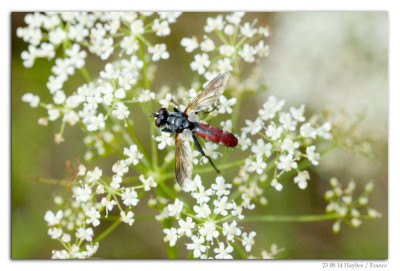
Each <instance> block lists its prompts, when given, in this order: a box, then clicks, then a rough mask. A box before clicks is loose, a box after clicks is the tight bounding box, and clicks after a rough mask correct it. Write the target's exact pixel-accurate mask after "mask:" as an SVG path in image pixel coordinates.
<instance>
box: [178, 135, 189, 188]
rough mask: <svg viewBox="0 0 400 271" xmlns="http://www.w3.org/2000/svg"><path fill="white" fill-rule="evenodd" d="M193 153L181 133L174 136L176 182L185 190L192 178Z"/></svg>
mask: <svg viewBox="0 0 400 271" xmlns="http://www.w3.org/2000/svg"><path fill="white" fill-rule="evenodd" d="M192 173H193V155H192V148H191V146H190V142H189V141H188V140H185V138H184V135H183V134H182V133H179V134H176V136H175V176H176V180H177V181H178V184H179V185H180V186H181V187H182V188H183V189H184V190H185V188H186V187H187V184H188V183H189V182H190V181H191V179H192Z"/></svg>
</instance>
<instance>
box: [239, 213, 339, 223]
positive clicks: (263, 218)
mask: <svg viewBox="0 0 400 271" xmlns="http://www.w3.org/2000/svg"><path fill="white" fill-rule="evenodd" d="M338 218H340V217H339V216H338V214H319V215H303V216H292V215H255V216H245V217H244V219H243V221H255V222H316V221H325V220H335V219H338Z"/></svg>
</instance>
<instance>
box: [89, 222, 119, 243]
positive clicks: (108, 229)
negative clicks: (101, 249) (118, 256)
mask: <svg viewBox="0 0 400 271" xmlns="http://www.w3.org/2000/svg"><path fill="white" fill-rule="evenodd" d="M120 223H121V221H120V220H119V219H118V220H116V221H114V223H112V224H111V225H110V227H108V228H107V229H106V230H105V231H103V232H102V233H101V234H100V235H99V236H98V237H97V238H96V239H94V241H93V243H94V244H95V243H97V242H100V241H101V240H103V239H104V238H105V237H107V235H109V234H110V233H111V232H112V231H113V230H115V228H116V227H118V225H119V224H120Z"/></svg>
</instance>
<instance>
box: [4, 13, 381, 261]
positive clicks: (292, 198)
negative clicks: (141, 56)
mask: <svg viewBox="0 0 400 271" xmlns="http://www.w3.org/2000/svg"><path fill="white" fill-rule="evenodd" d="M24 15H25V13H12V15H11V20H12V29H11V33H12V52H11V62H12V63H11V66H12V225H11V226H12V227H11V229H12V243H11V249H12V258H13V259H20V258H50V257H51V250H52V249H56V248H57V249H59V248H60V246H59V244H58V243H57V242H56V241H54V240H51V239H50V237H49V236H48V235H47V226H46V223H45V221H44V219H43V217H44V214H45V212H46V211H47V210H48V209H53V210H54V208H55V206H54V203H53V198H54V196H55V195H57V194H68V191H65V188H64V187H59V186H53V185H48V184H43V183H40V182H37V181H35V177H49V178H55V179H57V178H58V179H62V178H65V177H67V176H68V172H67V171H66V170H65V167H64V166H65V162H66V161H68V160H69V161H75V160H76V158H77V157H79V158H80V160H81V161H82V160H83V158H82V157H83V154H84V148H83V143H82V138H83V133H82V132H81V131H80V130H79V129H78V128H75V127H72V128H71V127H69V126H68V127H67V129H66V132H65V138H66V141H65V142H64V143H63V144H60V145H55V144H54V141H53V135H54V133H56V132H58V130H59V123H56V124H53V123H50V125H49V126H47V127H41V126H39V125H38V124H37V122H38V119H39V118H40V117H42V116H45V115H46V112H45V111H44V110H43V109H32V108H30V107H29V105H27V104H24V103H22V102H21V97H22V95H23V94H24V93H26V92H32V93H34V94H36V95H39V96H40V97H41V99H42V100H46V101H49V100H50V96H49V93H48V91H47V90H46V87H45V86H46V82H47V79H48V77H49V75H50V66H51V64H49V63H48V62H47V60H37V61H36V62H35V65H34V66H33V68H30V69H26V68H24V67H23V66H22V61H21V58H20V54H21V52H22V51H23V50H26V49H27V45H26V44H25V43H24V42H23V41H22V40H21V39H18V38H17V37H16V34H15V33H16V28H17V27H19V26H24V25H25V24H24V21H23V17H24ZM208 16H216V14H215V13H183V15H182V16H181V17H180V18H179V19H178V22H177V23H176V24H172V25H171V31H172V34H171V35H170V36H169V37H166V38H165V39H164V41H165V42H166V44H167V48H168V51H169V52H170V56H171V57H170V59H169V60H168V61H162V62H159V64H158V72H157V77H156V81H155V83H154V86H153V89H152V90H153V91H157V90H158V89H159V87H160V86H161V85H163V84H166V85H169V86H171V87H172V88H175V87H177V86H179V85H184V86H187V85H188V84H189V83H190V82H191V77H192V76H193V72H192V71H191V70H190V66H189V64H190V62H191V60H192V57H193V56H192V55H189V54H187V53H186V52H185V51H184V49H183V48H182V47H181V46H180V45H179V43H180V41H181V39H182V38H183V37H191V36H193V35H196V36H197V37H202V35H203V34H204V32H203V29H202V28H203V26H204V24H205V22H206V18H207V17H208ZM253 18H257V20H258V25H266V24H268V25H269V26H270V27H271V31H272V35H271V37H270V38H269V42H268V43H269V45H270V52H271V53H270V56H269V57H268V58H266V59H264V60H263V61H262V62H261V63H260V64H259V65H260V67H261V69H262V72H263V73H262V77H263V79H264V80H265V82H266V83H268V85H269V90H270V91H269V93H268V95H270V94H273V95H275V96H277V97H278V98H279V99H285V100H287V102H286V105H287V106H288V107H289V106H295V107H297V106H299V105H300V104H305V105H306V112H307V115H311V114H312V113H316V112H319V111H321V110H322V109H323V108H324V107H325V106H328V105H329V106H331V107H332V108H334V109H337V110H342V109H343V110H346V111H348V112H350V113H354V112H358V111H360V110H365V112H366V119H365V121H364V123H363V129H364V133H365V134H367V135H371V134H372V135H374V136H375V137H376V138H377V141H376V143H375V144H374V145H373V149H374V152H375V154H376V158H375V159H374V160H368V159H366V158H364V157H360V156H352V155H348V154H346V153H344V152H342V151H336V152H334V153H332V155H329V156H327V157H324V158H323V159H322V161H321V166H319V167H318V168H316V169H312V171H311V173H312V181H311V182H310V183H309V188H308V189H307V190H305V191H302V190H299V189H298V188H297V187H296V186H295V185H294V184H289V183H287V184H286V185H285V186H284V190H283V191H282V192H274V191H271V192H269V194H268V195H267V197H268V200H269V202H270V205H269V206H268V207H266V208H265V209H262V208H260V212H264V213H268V214H283V215H302V214H303V215H308V214H318V213H323V212H324V208H325V201H324V199H323V195H324V192H325V191H326V190H327V189H328V188H329V183H328V181H329V179H330V178H331V177H332V176H336V177H338V178H339V180H340V181H342V182H343V183H344V184H347V183H348V181H349V180H350V179H354V180H355V181H356V182H357V184H358V185H359V188H360V187H363V185H364V184H365V183H367V182H369V181H370V180H373V181H374V184H375V189H374V192H373V193H372V195H371V196H370V204H369V206H371V207H372V208H375V209H377V210H379V211H380V212H381V213H382V218H380V219H378V220H371V221H365V223H363V225H362V226H361V227H360V228H359V229H353V228H350V227H348V226H343V227H342V229H341V231H340V233H339V234H333V233H332V231H331V227H332V222H331V221H327V222H315V223H272V222H271V223H250V222H249V223H247V225H246V227H247V226H248V229H249V230H255V231H256V232H257V237H258V239H257V243H256V247H255V248H254V250H253V251H252V253H251V254H252V255H256V256H258V255H259V253H260V250H261V249H262V248H269V246H270V245H271V243H277V244H278V246H279V247H283V248H285V251H284V252H282V253H280V254H279V258H288V257H289V258H305V259H313V258H345V259H348V258H351V259H354V258H387V257H388V211H387V210H388V181H387V180H388V166H387V165H388V160H387V159H388V149H387V146H388V145H387V144H388V141H387V140H388V109H387V106H388V14H387V13H386V12H283V13H248V14H246V16H245V18H244V20H247V21H251V20H252V19H253ZM88 60H90V61H88V70H89V71H91V75H92V76H95V75H96V74H97V73H98V71H99V70H100V69H102V68H103V67H104V63H103V62H101V61H99V60H97V58H88ZM72 79H73V80H70V82H69V83H68V84H67V85H66V86H65V90H67V89H70V90H71V91H73V90H74V89H75V88H76V87H77V86H79V85H81V84H82V83H83V82H84V81H83V78H81V77H80V75H75V76H74V77H72ZM261 101H263V99H260V97H259V96H249V97H246V98H245V103H244V105H243V107H242V117H241V120H240V124H239V127H235V129H236V130H239V129H240V128H241V127H242V125H243V123H244V120H245V119H246V118H248V119H254V118H255V114H256V113H257V110H258V109H257V108H259V107H260V106H261V104H262V102H261ZM244 109H245V110H244ZM135 122H136V123H137V125H143V127H145V128H144V129H143V133H142V134H140V135H139V137H140V139H142V140H144V141H146V140H149V138H150V137H149V136H150V135H149V134H148V131H149V130H148V129H147V127H148V125H152V124H153V123H150V121H148V119H146V118H138V119H135ZM98 163H100V164H101V163H104V164H106V163H107V161H100V162H98ZM98 163H97V162H96V165H97V164H98ZM88 166H90V165H88ZM149 212H150V214H152V213H153V211H149V210H148V209H147V207H146V206H143V207H142V208H139V209H138V210H137V211H136V213H137V214H136V215H140V214H149ZM136 215H135V216H136ZM162 237H163V233H162V227H161V225H160V224H159V223H158V222H152V221H136V222H135V224H134V226H133V227H129V226H126V225H121V226H120V227H119V228H118V230H116V231H114V232H113V233H112V234H111V235H109V236H108V237H107V238H106V239H104V240H103V241H102V243H101V244H100V248H99V251H98V253H97V254H96V256H97V257H100V258H102V257H106V258H166V257H167V254H166V249H165V244H164V242H163V241H162ZM178 244H179V248H180V251H181V254H180V255H185V254H186V253H184V251H185V249H184V242H182V241H181V242H178Z"/></svg>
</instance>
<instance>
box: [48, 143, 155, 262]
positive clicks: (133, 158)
mask: <svg viewBox="0 0 400 271" xmlns="http://www.w3.org/2000/svg"><path fill="white" fill-rule="evenodd" d="M124 155H126V157H127V158H126V159H124V160H120V161H117V162H116V163H115V164H114V165H113V166H112V172H113V173H114V175H113V176H112V178H111V180H110V181H109V182H107V181H105V180H104V179H105V177H103V171H102V170H101V169H100V168H99V167H96V168H95V169H93V170H91V171H89V170H86V168H85V166H83V165H80V166H79V169H78V173H77V179H78V180H76V181H75V182H74V183H76V185H74V186H72V188H71V190H72V193H73V196H72V199H71V202H69V204H64V203H63V201H62V200H57V203H59V204H60V205H64V209H63V210H58V211H57V212H56V213H55V214H54V213H53V212H52V211H47V212H46V214H45V217H44V218H45V220H46V221H47V223H48V226H49V230H48V234H49V235H50V236H51V238H53V239H56V240H58V241H59V242H61V243H62V244H63V246H64V247H65V248H67V249H64V250H61V251H58V250H55V251H53V258H64V259H65V258H88V257H91V256H92V255H93V254H94V253H95V252H96V250H97V248H98V246H99V244H98V243H95V244H93V243H92V241H93V236H94V231H93V228H95V227H97V226H99V225H100V223H101V217H107V216H108V214H109V213H110V212H112V211H113V209H114V207H115V206H117V207H118V209H119V215H120V219H121V221H122V222H124V223H127V224H129V225H132V224H133V222H134V221H135V220H134V218H133V216H134V212H133V211H132V210H131V209H132V207H134V206H136V205H137V204H138V203H139V197H138V193H137V191H138V190H139V189H143V190H144V191H149V190H150V189H151V188H154V187H156V186H157V183H156V182H155V180H154V177H153V176H149V177H148V178H145V177H144V176H143V175H140V176H139V181H140V183H141V184H139V185H137V186H134V187H133V186H130V187H126V186H122V185H121V183H122V178H123V177H124V175H125V174H126V173H128V171H129V166H135V165H137V164H138V163H139V162H140V160H141V159H142V158H143V154H141V153H140V152H139V151H138V148H137V146H136V145H132V146H130V147H129V148H124ZM118 197H119V198H120V199H118ZM120 201H121V202H122V204H123V205H122V204H121V203H120ZM122 206H124V207H125V208H124V209H123V207H122ZM73 233H75V237H76V238H75V243H72V238H71V236H72V235H73ZM85 241H86V243H85Z"/></svg>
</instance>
